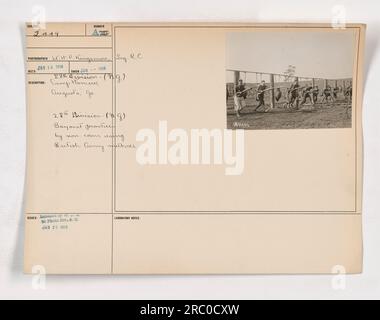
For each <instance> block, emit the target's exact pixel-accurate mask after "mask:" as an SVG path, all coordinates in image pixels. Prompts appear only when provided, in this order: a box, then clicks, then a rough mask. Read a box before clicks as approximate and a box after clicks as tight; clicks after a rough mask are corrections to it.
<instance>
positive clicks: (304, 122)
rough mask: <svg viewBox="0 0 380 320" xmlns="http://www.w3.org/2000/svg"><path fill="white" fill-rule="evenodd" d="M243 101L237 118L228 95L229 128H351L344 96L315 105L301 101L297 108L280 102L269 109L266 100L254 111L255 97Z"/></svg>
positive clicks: (349, 112) (347, 105)
mask: <svg viewBox="0 0 380 320" xmlns="http://www.w3.org/2000/svg"><path fill="white" fill-rule="evenodd" d="M266 100H267V99H266ZM246 104H247V107H246V108H244V109H243V110H242V111H241V117H240V118H237V116H236V113H235V112H234V108H233V98H232V97H229V98H228V100H227V128H228V129H239V128H240V129H248V130H249V129H251V130H265V129H270V130H275V129H312V128H350V127H351V125H352V122H351V118H352V117H351V112H352V110H351V103H348V102H347V100H346V99H345V98H344V97H340V98H338V100H337V101H335V102H334V103H332V102H329V103H322V102H321V101H320V100H319V101H318V102H317V103H316V104H315V105H314V106H312V105H311V104H310V103H308V104H304V105H303V106H301V107H300V108H299V110H294V109H285V108H284V107H283V103H282V102H280V103H278V104H276V106H275V108H273V109H270V108H269V106H270V104H269V101H268V102H267V101H266V109H264V108H263V107H260V109H259V110H258V111H255V110H254V109H255V108H256V106H257V101H256V100H255V99H254V97H248V98H247V99H246ZM265 110H268V111H267V112H265Z"/></svg>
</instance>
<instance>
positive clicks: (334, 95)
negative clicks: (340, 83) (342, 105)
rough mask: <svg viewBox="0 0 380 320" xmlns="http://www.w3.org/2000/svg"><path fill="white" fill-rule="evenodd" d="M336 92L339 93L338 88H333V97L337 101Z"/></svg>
mask: <svg viewBox="0 0 380 320" xmlns="http://www.w3.org/2000/svg"><path fill="white" fill-rule="evenodd" d="M338 92H339V88H338V87H335V88H334V89H333V97H334V99H335V100H336V99H338Z"/></svg>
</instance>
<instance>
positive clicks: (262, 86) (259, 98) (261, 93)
mask: <svg viewBox="0 0 380 320" xmlns="http://www.w3.org/2000/svg"><path fill="white" fill-rule="evenodd" d="M266 89H267V86H266V84H265V80H263V81H261V84H260V85H259V86H258V87H257V96H256V100H257V101H259V104H258V105H257V107H256V109H255V111H257V110H258V109H259V108H260V107H261V106H264V107H265V101H264V94H265V90H266Z"/></svg>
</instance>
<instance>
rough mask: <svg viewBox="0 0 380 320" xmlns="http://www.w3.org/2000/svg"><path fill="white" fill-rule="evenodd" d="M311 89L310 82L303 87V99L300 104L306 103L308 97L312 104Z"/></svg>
mask: <svg viewBox="0 0 380 320" xmlns="http://www.w3.org/2000/svg"><path fill="white" fill-rule="evenodd" d="M312 90H313V86H312V85H311V84H310V85H306V87H305V89H304V90H303V92H302V93H303V100H302V102H301V105H302V104H305V103H306V100H307V98H309V99H310V102H311V104H314V98H313V93H312Z"/></svg>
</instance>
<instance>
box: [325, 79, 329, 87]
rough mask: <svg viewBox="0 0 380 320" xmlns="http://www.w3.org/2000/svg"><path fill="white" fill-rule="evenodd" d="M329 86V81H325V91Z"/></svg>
mask: <svg viewBox="0 0 380 320" xmlns="http://www.w3.org/2000/svg"><path fill="white" fill-rule="evenodd" d="M328 85H329V81H328V80H327V79H325V89H326V88H327V86H328Z"/></svg>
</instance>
